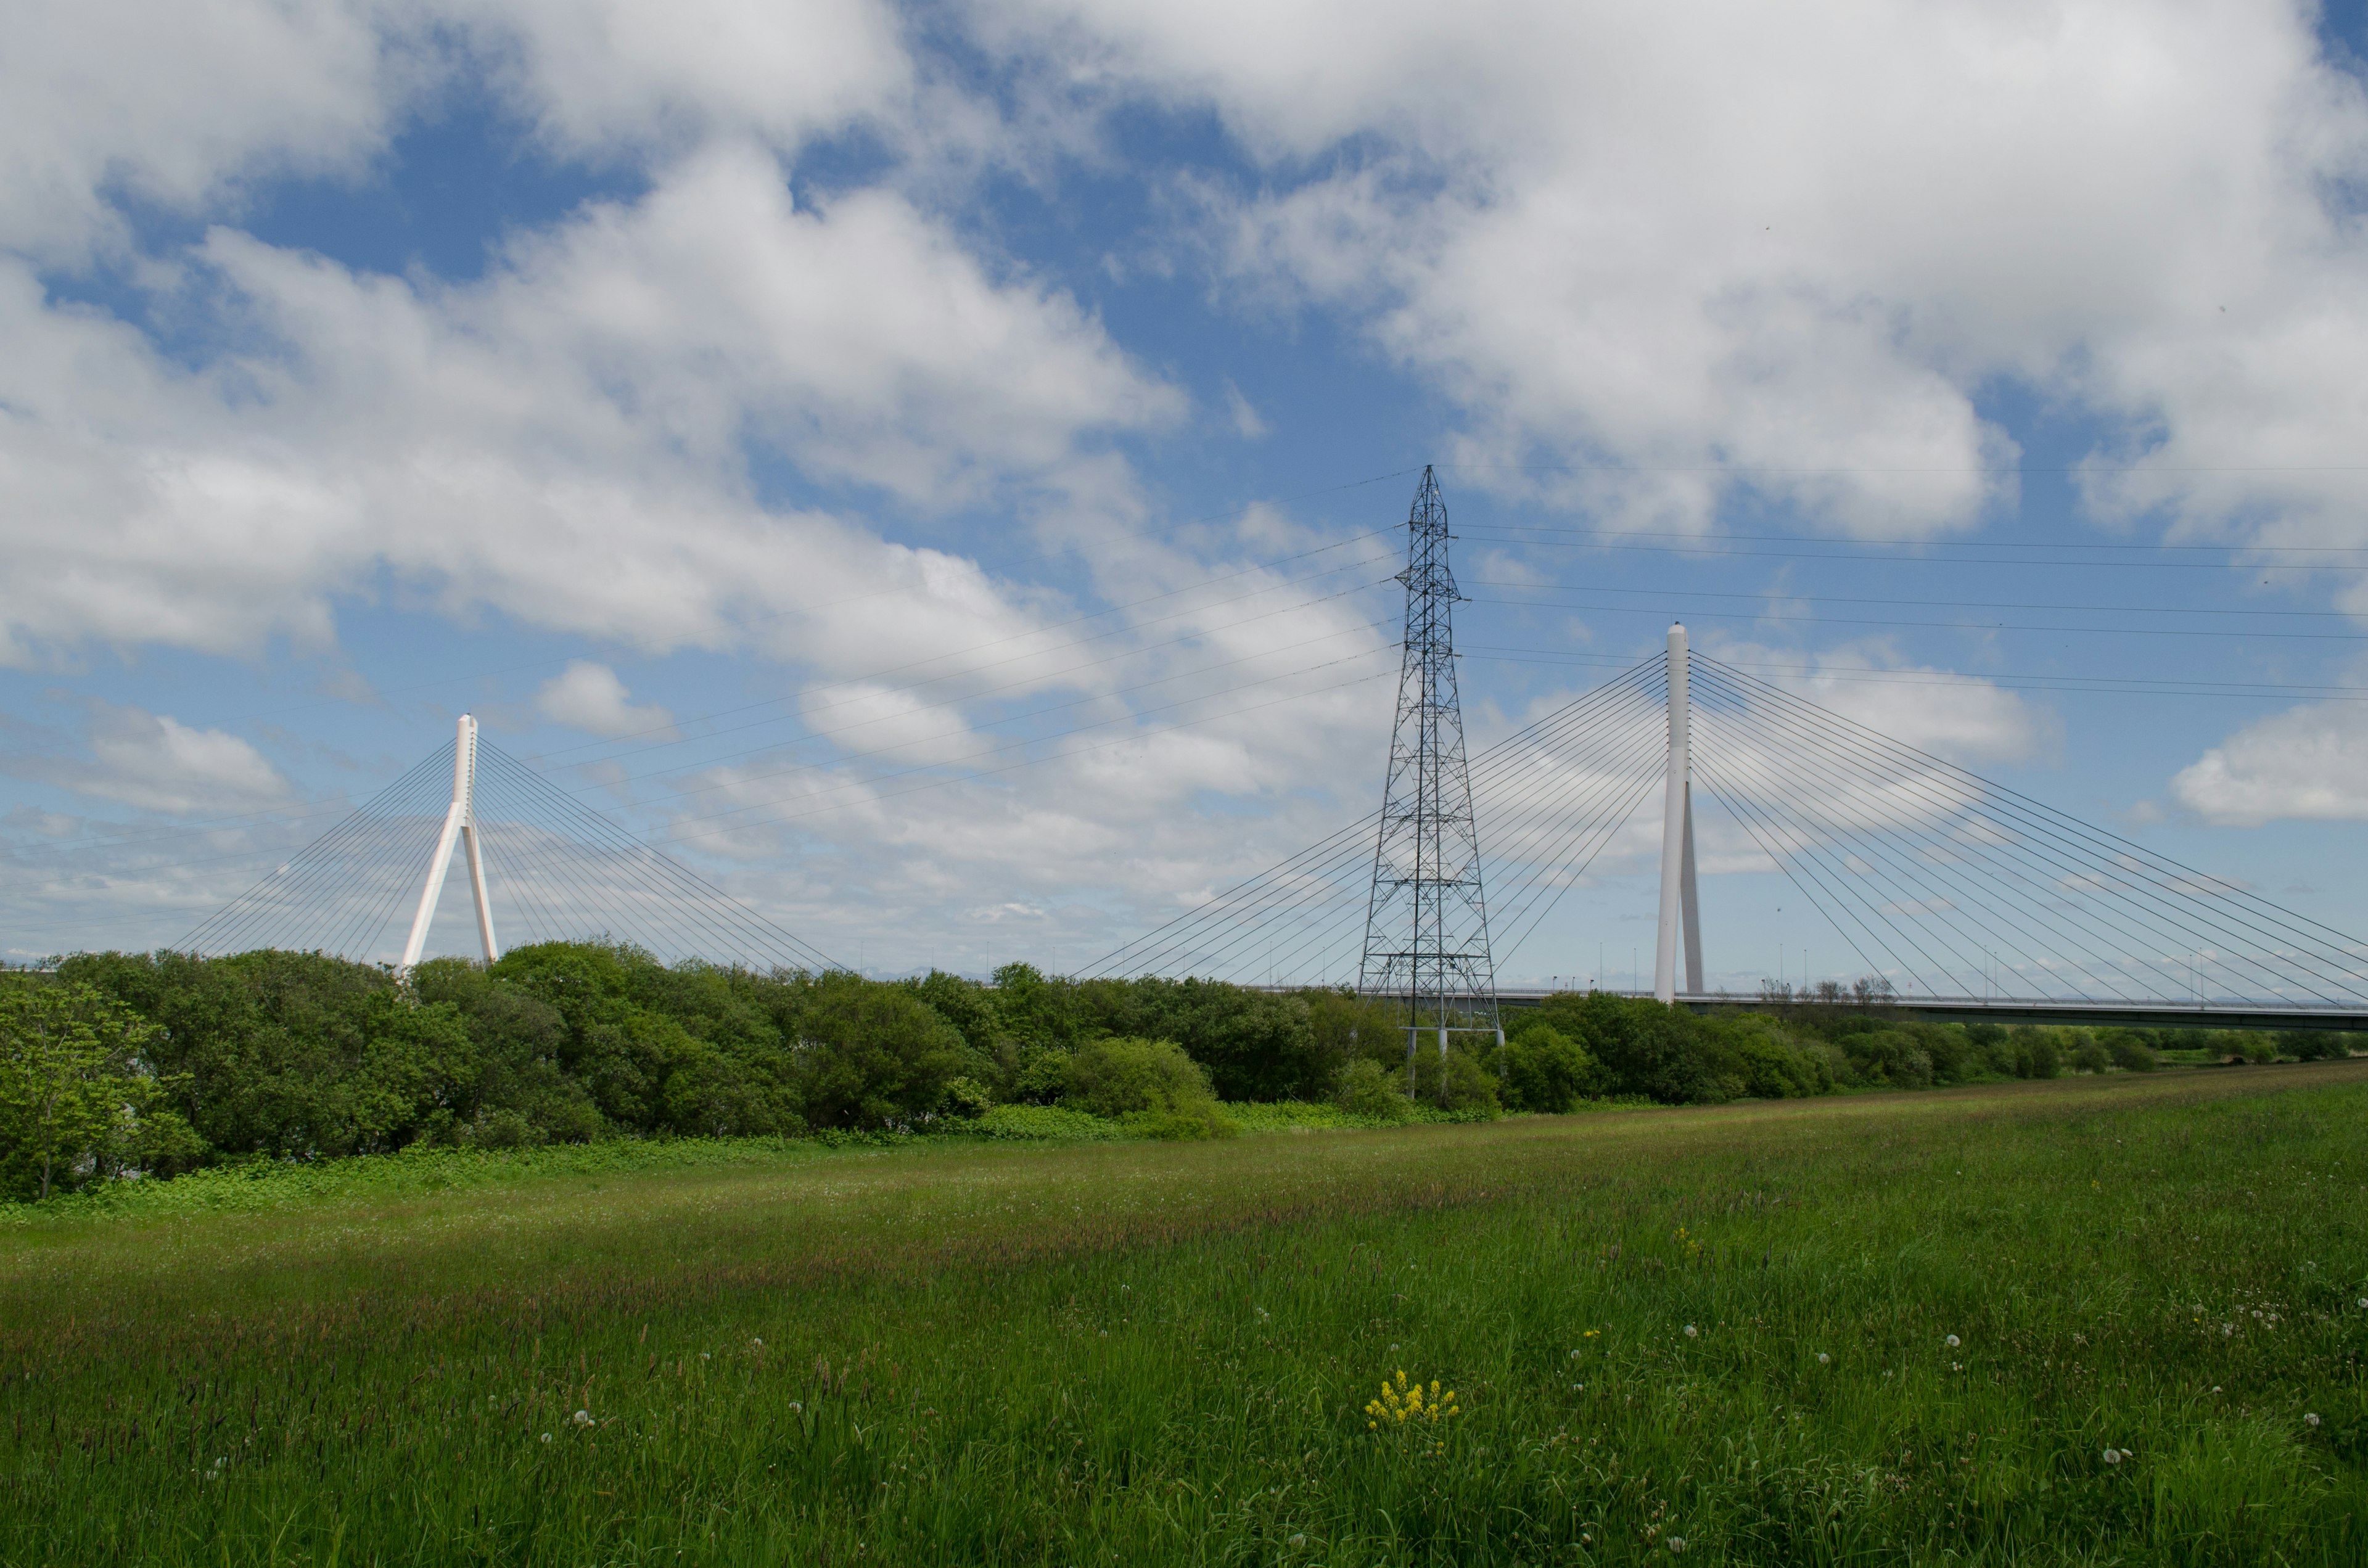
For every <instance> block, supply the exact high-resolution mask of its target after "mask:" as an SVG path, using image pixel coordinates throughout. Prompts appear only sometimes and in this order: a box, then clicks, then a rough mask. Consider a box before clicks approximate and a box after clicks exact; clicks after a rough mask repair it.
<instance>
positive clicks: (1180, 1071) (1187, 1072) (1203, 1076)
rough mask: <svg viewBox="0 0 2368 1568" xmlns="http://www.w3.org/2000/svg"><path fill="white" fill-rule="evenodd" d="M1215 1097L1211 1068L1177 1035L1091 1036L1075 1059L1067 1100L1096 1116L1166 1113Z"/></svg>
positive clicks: (1195, 1106) (1080, 1047)
mask: <svg viewBox="0 0 2368 1568" xmlns="http://www.w3.org/2000/svg"><path fill="white" fill-rule="evenodd" d="M1214 1101H1215V1096H1213V1095H1212V1094H1211V1093H1210V1091H1209V1074H1208V1073H1207V1072H1206V1071H1205V1070H1204V1069H1202V1067H1201V1064H1200V1063H1199V1062H1195V1061H1193V1060H1192V1059H1191V1058H1190V1056H1187V1055H1186V1054H1184V1048H1183V1047H1182V1046H1179V1045H1178V1044H1177V1043H1176V1042H1175V1041H1174V1040H1134V1039H1111V1040H1088V1041H1087V1043H1085V1044H1084V1045H1081V1046H1079V1047H1078V1048H1077V1051H1076V1055H1075V1056H1073V1057H1071V1058H1070V1059H1069V1092H1068V1095H1067V1097H1066V1099H1065V1101H1064V1103H1065V1104H1067V1105H1069V1106H1070V1107H1072V1108H1075V1109H1077V1110H1085V1111H1090V1112H1092V1113H1093V1114H1094V1115H1096V1116H1106V1117H1121V1116H1129V1115H1134V1114H1138V1113H1142V1112H1146V1111H1148V1112H1158V1113H1162V1114H1165V1113H1168V1112H1175V1111H1179V1110H1183V1109H1185V1108H1197V1107H1199V1106H1201V1105H1202V1104H1204V1103H1205V1104H1213V1103H1214Z"/></svg>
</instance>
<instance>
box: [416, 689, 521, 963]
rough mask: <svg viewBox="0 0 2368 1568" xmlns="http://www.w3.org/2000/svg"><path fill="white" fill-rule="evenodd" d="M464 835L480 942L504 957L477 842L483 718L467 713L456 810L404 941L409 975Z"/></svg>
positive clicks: (449, 815)
mask: <svg viewBox="0 0 2368 1568" xmlns="http://www.w3.org/2000/svg"><path fill="white" fill-rule="evenodd" d="M456 838H457V839H459V840H460V841H461V846H463V847H464V848H465V849H466V850H467V852H468V856H469V894H470V897H471V898H472V899H473V900H474V901H475V903H476V906H477V941H478V945H479V946H481V947H482V948H483V949H484V953H485V961H486V962H487V963H492V962H493V961H494V960H495V959H498V958H500V957H501V956H502V953H501V945H500V944H499V943H498V942H496V941H495V939H494V906H493V904H492V903H490V902H489V901H488V900H487V899H486V897H485V857H484V849H483V848H482V846H480V845H479V844H478V842H477V721H476V719H475V718H474V717H473V716H472V715H470V714H467V713H463V714H461V723H460V730H459V733H457V734H456V735H455V736H454V737H453V742H452V809H451V810H450V811H449V812H445V813H444V831H443V833H442V834H440V835H438V837H437V840H436V854H435V857H434V858H432V859H430V860H429V861H428V862H427V885H426V886H424V887H422V888H421V889H420V890H419V912H418V913H417V914H416V915H413V916H412V917H411V937H410V938H409V940H407V941H405V942H404V944H403V962H402V964H401V965H400V970H401V972H404V973H406V974H407V973H409V972H410V971H411V968H412V966H413V965H415V964H416V963H417V962H418V961H419V955H420V954H421V953H422V952H423V951H425V950H426V949H427V927H428V926H430V925H431V924H433V923H434V921H435V919H436V903H437V901H438V899H441V898H442V897H443V896H444V873H445V871H446V870H448V869H450V867H451V864H452V841H453V840H454V839H456Z"/></svg>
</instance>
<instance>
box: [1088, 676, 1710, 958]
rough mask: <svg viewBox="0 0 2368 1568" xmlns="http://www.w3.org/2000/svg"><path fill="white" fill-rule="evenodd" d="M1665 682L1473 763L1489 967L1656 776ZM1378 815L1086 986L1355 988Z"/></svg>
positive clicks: (1227, 895)
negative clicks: (1105, 981)
mask: <svg viewBox="0 0 2368 1568" xmlns="http://www.w3.org/2000/svg"><path fill="white" fill-rule="evenodd" d="M1666 683H1667V673H1666V671H1665V670H1664V668H1663V664H1662V661H1661V659H1660V658H1659V657H1658V656H1657V655H1656V656H1655V657H1654V658H1651V659H1647V660H1645V662H1644V663H1642V664H1639V665H1634V666H1633V667H1632V668H1630V669H1628V670H1626V671H1623V672H1622V674H1620V675H1618V676H1614V677H1613V678H1611V680H1608V681H1606V682H1605V683H1604V684H1603V685H1601V686H1600V687H1596V688H1595V689H1594V690H1592V691H1590V692H1588V693H1587V694H1586V695H1585V696H1582V697H1580V698H1578V699H1576V700H1575V701H1573V702H1570V703H1569V704H1567V705H1565V707H1562V708H1560V709H1557V710H1555V711H1554V712H1553V713H1551V714H1548V715H1547V716H1546V717H1545V718H1543V719H1541V720H1539V721H1538V722H1535V723H1533V724H1531V725H1530V726H1529V727H1527V728H1526V729H1523V730H1520V731H1517V732H1516V733H1513V734H1511V735H1508V736H1507V737H1505V738H1504V739H1503V740H1501V741H1498V742H1497V744H1494V745H1492V746H1490V747H1488V748H1487V749H1486V751H1483V752H1481V753H1479V754H1477V755H1476V756H1474V757H1473V758H1472V761H1471V764H1470V771H1471V778H1472V795H1473V809H1474V819H1475V821H1476V822H1477V824H1478V826H1479V833H1480V848H1481V853H1482V854H1483V855H1484V856H1485V857H1486V859H1487V862H1488V866H1489V871H1488V877H1489V885H1490V886H1491V887H1492V888H1494V889H1495V890H1497V891H1496V892H1494V893H1493V894H1492V895H1491V897H1490V901H1489V902H1490V903H1491V905H1492V906H1493V913H1492V915H1491V916H1490V924H1491V926H1492V927H1493V928H1494V929H1495V930H1496V931H1497V933H1499V936H1498V937H1497V942H1496V952H1497V962H1498V963H1499V964H1501V963H1503V962H1504V961H1505V960H1506V959H1508V957H1510V956H1511V954H1512V953H1513V952H1515V951H1516V950H1517V949H1519V948H1520V945H1521V943H1522V941H1523V940H1525V939H1526V938H1527V937H1529V936H1530V934H1531V933H1532V932H1534V931H1535V930H1536V929H1537V927H1538V924H1539V923H1540V922H1541V921H1543V919H1544V918H1545V916H1546V915H1547V913H1548V912H1549V911H1551V910H1552V908H1553V907H1554V902H1555V901H1556V900H1557V899H1559V898H1560V897H1561V895H1562V894H1563V893H1564V892H1567V891H1568V890H1569V889H1570V888H1571V887H1573V886H1575V885H1577V882H1578V881H1579V879H1580V878H1581V877H1583V876H1584V875H1585V873H1586V871H1587V868H1588V866H1589V865H1590V864H1592V863H1593V862H1594V860H1595V858H1596V857H1597V856H1599V855H1600V854H1601V853H1602V852H1603V850H1604V848H1605V846H1608V845H1609V844H1610V843H1611V841H1612V839H1613V837H1614V836H1615V835H1618V833H1619V831H1620V829H1621V827H1622V825H1623V824H1626V823H1627V821H1628V820H1629V819H1630V817H1632V816H1633V815H1634V813H1635V811H1636V808H1637V806H1638V805H1639V804H1640V803H1642V802H1643V801H1644V800H1645V798H1646V797H1647V796H1648V795H1649V794H1650V793H1651V792H1652V790H1653V788H1654V786H1655V784H1656V782H1657V781H1658V780H1659V778H1660V777H1661V770H1662V767H1663V762H1664V748H1665V746H1666V744H1667V742H1666V737H1667V733H1668V731H1667V728H1666V718H1665V713H1666V702H1667V686H1666ZM1380 828H1381V813H1380V812H1368V813H1367V814H1366V815H1364V816H1362V817H1360V818H1359V819H1358V820H1357V821H1355V822H1353V823H1350V824H1348V825H1347V826H1345V827H1342V828H1341V829H1339V830H1338V832H1336V833H1334V834H1332V835H1329V836H1328V837H1326V838H1325V839H1323V840H1322V841H1321V842H1319V843H1316V844H1314V845H1311V846H1308V847H1307V848H1305V849H1304V850H1301V851H1300V852H1299V853H1298V854H1296V855H1293V856H1292V857H1291V858H1288V859H1286V860H1283V861H1281V862H1279V863H1278V864H1276V865H1273V866H1269V867H1268V868H1267V869H1264V870H1262V871H1260V872H1258V873H1257V874H1256V875H1254V876H1251V877H1249V878H1247V879H1245V880H1244V881H1240V882H1238V883H1235V885H1233V886H1232V887H1229V888H1227V889H1225V890H1224V892H1220V893H1218V894H1217V895H1216V896H1214V897H1213V898H1211V899H1209V900H1207V901H1206V902H1204V903H1201V904H1199V905H1197V906H1195V907H1194V908H1193V909H1191V910H1190V911H1188V912H1186V913H1185V914H1183V915H1178V916H1177V917H1176V918H1175V919H1173V920H1170V921H1168V922H1167V924H1165V925H1163V926H1159V927H1157V928H1156V929H1155V930H1152V931H1149V932H1146V933H1145V934H1144V935H1143V936H1141V937H1136V938H1135V939H1134V940H1133V941H1132V942H1129V943H1128V944H1127V945H1126V946H1124V947H1122V948H1120V949H1117V950H1116V951H1115V952H1111V953H1110V954H1107V955H1105V956H1104V957H1102V958H1101V959H1099V960H1096V961H1095V962H1094V963H1092V964H1090V965H1088V966H1087V967H1086V969H1085V970H1084V971H1081V972H1082V973H1084V974H1086V975H1088V976H1092V975H1118V974H1127V975H1135V974H1156V975H1167V976H1183V975H1199V976H1203V977H1206V978H1211V979H1231V980H1238V981H1266V980H1269V979H1282V980H1304V979H1310V978H1324V979H1331V978H1333V977H1336V976H1337V977H1338V978H1341V979H1344V980H1346V979H1349V978H1353V977H1354V976H1355V974H1356V972H1357V969H1358V963H1359V959H1360V955H1361V943H1362V940H1363V937H1364V921H1365V915H1366V906H1367V900H1368V896H1369V894H1370V892H1371V888H1372V865H1373V856H1374V850H1375V846H1376V840H1377V835H1378V834H1379V832H1380Z"/></svg>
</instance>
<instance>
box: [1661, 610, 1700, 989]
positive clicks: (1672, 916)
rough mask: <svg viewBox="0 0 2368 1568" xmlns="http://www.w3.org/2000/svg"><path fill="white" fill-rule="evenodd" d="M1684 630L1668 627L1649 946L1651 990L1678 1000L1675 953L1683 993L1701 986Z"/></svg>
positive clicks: (1689, 715)
mask: <svg viewBox="0 0 2368 1568" xmlns="http://www.w3.org/2000/svg"><path fill="white" fill-rule="evenodd" d="M1686 675H1687V664H1686V629H1685V627H1684V626H1682V625H1672V626H1671V627H1670V628H1669V679H1668V686H1669V770H1668V788H1667V790H1666V792H1665V794H1664V795H1663V803H1662V814H1661V928H1660V937H1659V940H1658V941H1656V943H1655V944H1654V947H1653V994H1654V995H1655V996H1656V997H1658V998H1660V999H1661V1000H1662V1001H1664V1002H1674V1001H1676V1000H1677V998H1678V955H1679V950H1680V949H1683V951H1684V954H1685V961H1686V992H1687V994H1689V995H1699V994H1701V993H1702V916H1701V914H1700V912H1699V911H1698V910H1697V908H1696V907H1695V903H1694V789H1693V778H1692V776H1691V774H1692V743H1691V723H1692V703H1691V689H1690V687H1689V686H1688V684H1687V679H1686Z"/></svg>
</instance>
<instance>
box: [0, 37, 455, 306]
mask: <svg viewBox="0 0 2368 1568" xmlns="http://www.w3.org/2000/svg"><path fill="white" fill-rule="evenodd" d="M376 22H377V19H376V18H373V17H371V16H370V11H369V8H367V7H365V6H342V5H335V4H302V3H298V4H281V3H276V0H185V3H180V4H175V5H170V6H147V5H141V4H138V3H137V0H28V4H23V5H18V6H12V7H11V8H10V12H9V18H8V45H7V48H6V49H5V50H0V247H5V248H12V249H17V250H22V251H27V252H30V253H32V254H35V255H39V256H43V257H45V258H47V259H49V260H51V261H57V262H68V263H71V262H74V261H77V260H80V259H82V258H84V257H85V256H87V255H88V254H89V253H90V251H91V250H92V249H93V248H94V247H95V246H112V245H117V244H121V243H122V241H123V239H124V235H125V225H124V223H123V221H122V218H121V216H120V208H119V207H118V206H117V205H116V203H117V202H118V201H119V200H120V199H121V198H124V197H131V198H133V199H137V200H139V201H143V202H148V203H154V204H155V205H157V206H160V207H162V208H164V209H165V210H169V211H173V212H176V213H182V214H188V213H191V212H195V211H198V210H200V209H202V208H203V207H204V206H206V205H207V204H209V203H212V202H219V201H221V200H222V199H223V198H224V197H225V196H226V195H231V194H234V187H235V186H236V185H237V184H238V182H239V180H240V178H241V176H260V175H273V174H292V175H316V176H317V175H336V174H343V173H351V172H354V171H356V170H358V169H359V167H360V166H361V165H363V163H365V162H366V161H367V159H368V158H369V157H370V154H371V153H373V152H374V151H375V150H376V149H377V148H378V146H379V145H380V144H381V142H382V141H383V139H384V137H385V135H386V134H387V131H388V126H389V122H390V118H391V116H392V114H393V108H394V106H395V104H396V102H397V101H399V99H400V98H401V97H402V96H403V86H404V82H405V80H406V79H408V78H409V77H410V76H411V75H412V74H414V72H415V69H416V61H415V59H414V57H413V54H412V50H411V46H410V43H409V41H408V40H405V39H404V38H403V37H402V36H400V34H399V33H398V34H397V35H396V36H393V37H387V36H384V35H382V34H381V29H380V28H379V26H378V25H376Z"/></svg>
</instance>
